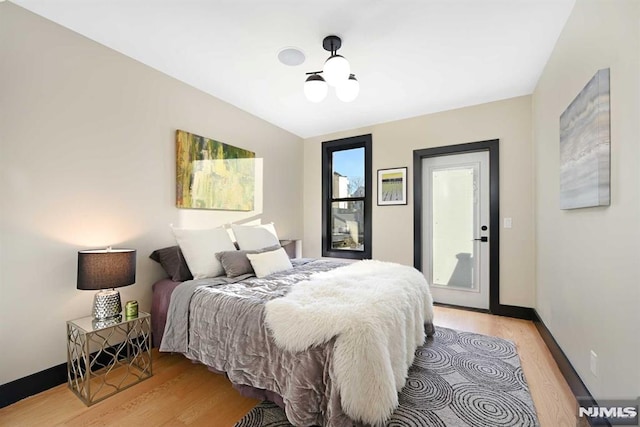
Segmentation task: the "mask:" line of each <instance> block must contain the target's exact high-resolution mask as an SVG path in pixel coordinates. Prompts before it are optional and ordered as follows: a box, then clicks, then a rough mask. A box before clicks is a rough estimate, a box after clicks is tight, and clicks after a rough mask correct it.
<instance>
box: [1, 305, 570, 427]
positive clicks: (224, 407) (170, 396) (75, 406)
mask: <svg viewBox="0 0 640 427" xmlns="http://www.w3.org/2000/svg"><path fill="white" fill-rule="evenodd" d="M435 311H436V314H435V316H436V322H435V323H436V326H444V327H448V328H453V329H458V330H462V331H469V332H477V333H481V334H485V335H493V336H497V337H501V338H506V339H509V340H511V341H513V342H515V343H516V345H517V347H518V353H519V354H520V359H521V361H522V367H523V370H524V373H525V376H526V378H527V381H528V383H529V388H530V390H531V395H532V397H533V401H534V403H535V406H536V410H537V412H538V418H539V419H540V424H541V426H542V427H546V426H549V427H565V426H571V427H574V426H576V416H575V413H576V402H575V399H574V398H573V395H572V393H571V390H570V389H569V386H568V385H567V383H566V382H565V381H564V378H563V377H562V374H561V373H560V371H559V370H558V367H557V365H556V363H555V362H554V360H553V358H552V356H551V354H550V353H549V350H548V349H547V347H546V345H545V344H544V342H543V341H542V338H541V337H540V335H539V334H538V331H537V330H536V328H535V326H534V325H533V323H532V322H529V321H526V320H519V319H511V318H507V317H499V316H492V315H488V314H482V313H475V312H471V311H462V310H456V309H452V308H444V307H436V309H435ZM153 363H154V366H153V369H154V375H153V377H151V378H150V379H148V380H146V381H144V382H142V383H140V384H137V385H135V386H133V387H131V388H129V389H127V390H124V391H122V392H120V393H118V394H117V395H115V396H113V397H110V398H108V399H106V400H104V401H102V402H100V403H97V404H95V405H94V406H92V407H90V408H87V407H86V406H85V405H84V404H83V403H82V402H81V401H80V400H79V399H78V398H77V397H76V396H75V395H74V394H73V393H72V392H71V391H70V390H69V389H68V388H67V386H66V384H63V385H60V386H58V387H55V388H52V389H50V390H47V391H45V392H43V393H40V394H38V395H36V396H32V397H30V398H27V399H24V400H21V401H20V402H17V403H15V404H13V405H11V406H8V407H6V408H3V409H0V425H2V426H25V427H32V426H137V425H147V426H214V427H226V426H233V425H234V424H235V422H237V421H238V420H239V419H240V418H242V416H243V415H244V414H246V413H247V412H248V411H249V410H250V409H251V408H252V407H253V406H254V405H255V404H256V403H257V401H256V400H253V399H247V398H244V397H242V396H240V395H239V394H238V393H237V392H236V391H235V390H234V389H233V388H232V387H231V385H230V384H229V382H228V381H227V380H226V379H225V378H224V377H223V376H221V375H216V374H214V373H211V372H209V371H208V370H207V368H205V367H204V366H202V365H197V364H192V363H191V362H190V361H188V360H187V359H185V358H184V357H183V356H181V355H170V354H163V353H158V352H157V351H155V350H154V353H153Z"/></svg>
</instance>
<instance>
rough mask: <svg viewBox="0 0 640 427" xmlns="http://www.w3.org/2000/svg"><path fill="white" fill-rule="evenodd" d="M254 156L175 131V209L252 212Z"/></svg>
mask: <svg viewBox="0 0 640 427" xmlns="http://www.w3.org/2000/svg"><path fill="white" fill-rule="evenodd" d="M255 157H256V155H255V153H254V152H252V151H249V150H245V149H243V148H238V147H234V146H233V145H228V144H225V143H222V142H220V141H216V140H213V139H211V138H206V137H203V136H200V135H194V134H192V133H189V132H185V131H183V130H178V131H176V207H178V208H188V209H218V210H230V211H252V210H253V206H254V188H255Z"/></svg>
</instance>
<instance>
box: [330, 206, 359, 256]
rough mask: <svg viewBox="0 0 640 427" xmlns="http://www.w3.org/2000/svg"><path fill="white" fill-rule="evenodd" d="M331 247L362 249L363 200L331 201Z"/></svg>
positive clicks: (352, 249) (337, 248)
mask: <svg viewBox="0 0 640 427" xmlns="http://www.w3.org/2000/svg"><path fill="white" fill-rule="evenodd" d="M331 249H336V250H350V251H364V201H362V200H360V201H357V202H333V203H331Z"/></svg>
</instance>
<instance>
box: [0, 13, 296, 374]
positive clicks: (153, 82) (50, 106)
mask: <svg viewBox="0 0 640 427" xmlns="http://www.w3.org/2000/svg"><path fill="white" fill-rule="evenodd" d="M211 72H212V73H214V72H215V70H211ZM176 129H184V130H187V131H191V132H193V133H197V134H200V135H205V136H208V137H211V138H215V139H218V140H220V141H223V142H226V143H229V144H232V145H236V146H239V147H243V148H246V149H250V150H253V151H255V152H256V155H257V157H259V158H262V159H263V161H264V165H263V167H264V171H265V174H264V182H263V187H262V188H263V194H262V199H263V205H262V209H259V210H257V211H255V212H249V213H240V212H235V213H234V212H222V211H217V212H213V211H195V210H194V211H188V210H178V209H176V208H175V195H174V194H175V193H174V191H175V190H174V188H175V187H174V186H175V153H174V150H175V130H176ZM301 159H302V144H301V139H300V138H298V137H296V136H294V135H292V134H290V133H287V132H285V131H283V130H281V129H279V128H276V127H275V126H273V125H271V124H269V123H267V122H265V121H263V120H260V119H258V118H256V117H254V116H251V115H249V114H247V113H245V112H243V111H241V110H239V109H237V108H235V107H233V106H231V105H229V104H226V103H224V102H222V101H220V100H218V99H216V98H213V97H211V96H209V95H206V94H204V93H202V92H200V91H198V90H195V89H193V88H192V87H190V86H187V85H185V84H183V83H180V82H178V81H176V80H174V79H172V78H170V77H167V76H166V75H163V74H161V73H159V72H157V71H154V70H152V69H150V68H148V67H146V66H144V65H142V64H140V63H138V62H136V61H134V60H132V59H130V58H127V57H125V56H123V55H121V54H119V53H117V52H115V51H113V50H110V49H107V48H105V47H103V46H101V45H99V44H97V43H95V42H92V41H90V40H88V39H86V38H84V37H82V36H79V35H77V34H75V33H73V32H71V31H69V30H67V29H65V28H63V27H60V26H58V25H56V24H53V23H51V22H49V21H46V20H44V19H42V18H40V17H38V16H36V15H33V14H31V13H30V12H27V11H25V10H23V9H21V8H19V7H17V6H15V5H13V4H11V3H7V2H5V3H0V200H1V201H0V227H1V230H0V348H2V349H3V350H2V352H1V356H0V383H5V382H8V381H11V380H14V379H17V378H21V377H24V376H26V375H29V374H32V373H35V372H38V371H40V370H43V369H46V368H49V367H51V366H54V365H57V364H59V363H63V362H65V361H66V350H65V321H66V320H68V319H73V318H76V317H81V316H85V315H88V314H89V313H90V308H91V303H92V298H93V292H87V291H78V290H76V288H75V286H76V262H77V261H76V258H77V255H76V253H77V251H78V250H79V249H85V248H88V247H104V246H105V245H108V244H112V245H114V246H121V247H122V246H124V247H133V248H136V249H137V250H138V266H137V267H138V271H137V283H136V284H135V285H133V286H128V287H125V288H121V289H120V292H121V294H122V298H123V301H126V300H129V299H137V300H138V301H139V302H140V304H141V309H143V310H149V308H150V300H151V284H152V283H153V282H154V280H156V279H157V278H159V277H161V276H162V272H161V270H160V268H159V266H158V265H157V264H155V263H153V262H152V261H150V260H149V259H148V258H147V256H148V255H149V253H150V252H151V251H152V250H153V249H155V248H158V247H162V246H163V245H170V244H172V243H173V240H172V236H171V234H170V231H169V228H168V224H169V223H174V224H176V225H184V226H194V227H204V226H217V225H221V224H224V223H228V222H231V221H243V220H246V219H248V218H251V219H255V218H263V219H264V220H265V221H275V223H276V226H277V228H278V231H279V232H280V235H281V237H289V238H299V237H300V236H301V235H302V215H301V212H300V209H299V208H297V206H298V205H299V203H300V200H301V198H302V184H301V183H300V176H302V166H301Z"/></svg>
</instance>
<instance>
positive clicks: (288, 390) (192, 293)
mask: <svg viewBox="0 0 640 427" xmlns="http://www.w3.org/2000/svg"><path fill="white" fill-rule="evenodd" d="M293 261H294V269H292V270H288V271H284V272H281V273H276V274H273V275H270V276H268V277H265V278H263V279H258V278H256V277H251V278H245V280H237V281H231V283H230V281H229V280H228V279H224V278H222V279H221V278H215V279H201V280H193V281H189V282H185V283H183V284H182V285H180V286H178V287H177V288H176V289H175V291H174V293H173V295H172V298H171V303H170V306H169V313H168V317H167V326H166V328H165V333H164V337H163V340H162V344H161V347H160V351H173V352H180V353H184V354H185V355H186V356H187V357H188V358H190V359H192V360H196V361H198V362H201V363H203V364H205V365H207V366H209V367H211V368H213V369H215V370H217V371H221V372H225V373H226V374H227V376H228V377H229V379H230V380H231V381H232V382H233V383H235V384H240V385H247V386H251V387H255V388H260V389H264V390H270V391H273V392H275V393H277V394H278V395H280V396H282V399H283V402H284V404H285V411H286V414H287V418H288V419H289V421H290V422H291V423H292V424H293V425H295V426H330V427H347V426H349V427H351V426H353V425H355V424H354V422H353V421H352V420H350V419H349V417H347V416H346V415H345V414H344V413H343V411H342V408H341V404H340V393H339V390H338V389H337V387H336V385H335V383H334V380H333V376H332V372H333V369H332V363H333V357H332V352H333V344H334V340H335V339H332V340H330V341H329V342H327V343H325V344H323V345H320V346H315V347H312V348H309V349H307V350H305V351H301V352H287V351H285V350H282V349H280V348H279V347H277V346H276V344H275V343H274V341H273V339H272V337H271V334H270V332H269V330H268V329H267V327H266V325H265V322H264V305H265V303H266V302H267V301H269V300H271V299H274V298H278V297H281V296H284V295H285V294H286V293H287V292H288V291H289V289H290V288H291V286H292V285H293V284H295V283H297V282H300V281H302V280H306V279H308V278H309V276H311V275H312V274H313V273H317V272H321V271H327V270H331V269H334V268H337V267H340V266H344V265H345V264H344V262H336V261H329V260H309V259H303V260H293ZM429 326H430V325H429Z"/></svg>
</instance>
